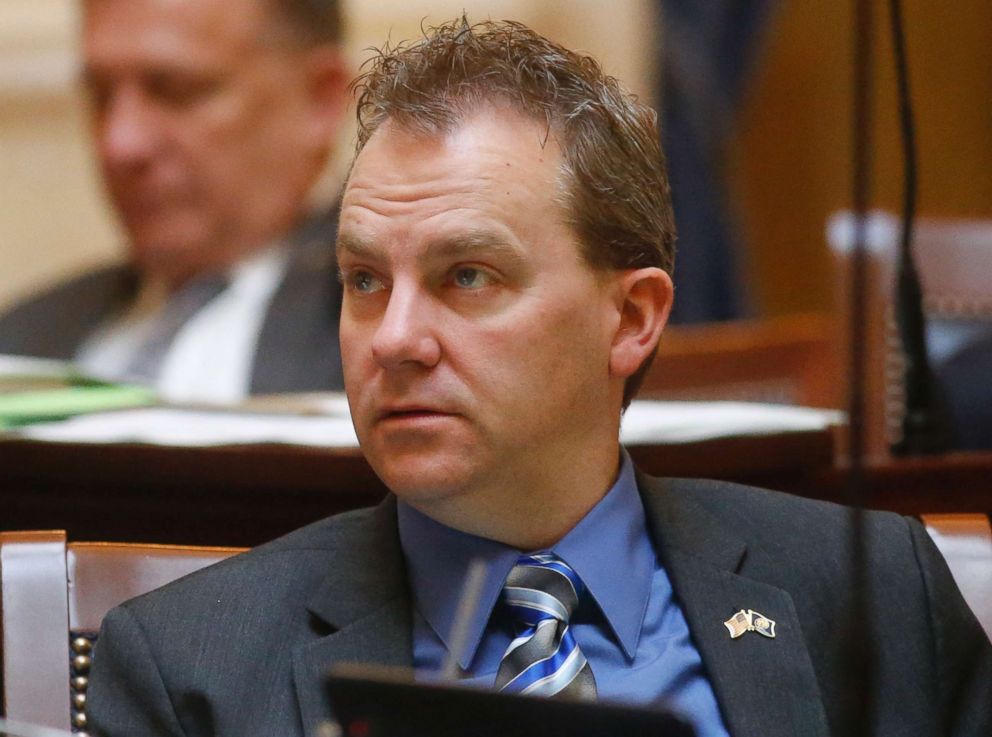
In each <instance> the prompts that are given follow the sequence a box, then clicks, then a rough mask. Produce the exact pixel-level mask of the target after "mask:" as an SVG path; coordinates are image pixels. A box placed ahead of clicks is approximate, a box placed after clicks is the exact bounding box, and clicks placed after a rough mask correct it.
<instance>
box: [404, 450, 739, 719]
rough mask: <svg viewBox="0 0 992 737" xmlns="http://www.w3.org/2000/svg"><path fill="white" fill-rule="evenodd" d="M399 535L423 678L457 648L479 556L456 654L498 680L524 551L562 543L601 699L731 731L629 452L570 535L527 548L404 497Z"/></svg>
mask: <svg viewBox="0 0 992 737" xmlns="http://www.w3.org/2000/svg"><path fill="white" fill-rule="evenodd" d="M399 534H400V544H401V546H402V548H403V552H404V555H405V556H406V561H407V568H408V572H409V576H410V584H411V588H412V591H413V599H414V606H415V611H414V625H413V662H414V667H415V668H416V669H417V672H418V674H419V676H418V677H421V678H424V679H426V678H430V677H431V676H432V674H436V673H438V672H439V671H440V670H441V668H442V666H443V664H444V662H445V659H446V658H447V657H448V646H449V644H450V637H451V635H452V626H453V624H454V619H455V612H456V610H457V608H458V602H459V597H460V595H461V591H462V585H463V583H464V580H465V577H466V574H467V571H468V568H469V565H470V563H471V561H472V560H473V559H479V560H481V561H483V562H484V563H485V564H486V574H485V580H484V582H483V585H482V588H481V596H480V599H479V603H478V605H477V607H476V609H475V612H474V616H473V617H472V619H471V620H470V622H469V625H468V632H467V637H466V646H465V648H464V652H462V653H460V654H458V665H459V666H460V668H461V672H462V676H463V680H462V683H464V684H466V685H473V686H480V687H485V688H491V687H492V685H493V683H494V682H495V680H496V672H497V670H498V669H499V663H500V660H501V659H502V657H503V652H504V651H505V650H506V647H507V645H508V644H509V642H510V640H511V639H512V636H513V633H512V626H511V623H510V622H509V621H507V619H506V617H505V616H504V615H503V614H502V609H501V608H500V607H497V606H496V604H497V603H498V600H499V596H500V592H501V590H502V588H503V582H504V581H505V580H506V576H507V574H508V573H509V572H510V569H511V568H512V567H513V565H514V563H516V561H517V558H518V557H519V556H520V554H521V552H553V553H555V554H556V555H558V556H559V557H560V558H561V559H562V560H563V561H565V562H566V563H567V564H568V565H570V566H571V567H572V568H573V569H574V570H575V572H576V573H577V574H578V575H579V577H580V578H581V579H582V581H583V582H584V583H585V585H586V587H587V589H588V591H589V594H591V597H586V598H585V599H584V601H583V603H582V604H580V606H579V608H578V610H577V611H576V612H575V614H574V615H573V617H572V621H571V629H572V632H573V633H574V635H575V639H576V641H577V642H578V643H579V647H580V648H582V652H583V653H584V654H585V656H586V658H587V659H588V660H589V663H590V665H591V667H592V672H593V675H594V676H595V678H596V687H597V691H598V694H599V698H600V699H603V700H609V701H615V702H624V703H628V704H641V705H647V704H665V705H667V706H668V707H670V708H672V709H674V710H675V711H678V712H681V713H682V714H683V715H684V716H685V717H686V718H687V719H689V720H690V721H691V722H692V723H693V724H694V725H695V728H696V731H697V734H698V735H699V737H728V733H727V730H726V727H725V726H724V724H723V719H722V717H721V715H720V709H719V706H718V705H717V701H716V696H715V695H714V693H713V689H712V687H711V686H710V683H709V680H708V679H707V677H706V673H705V670H704V668H703V663H702V660H701V659H700V656H699V651H698V650H697V649H696V647H695V645H694V644H693V642H692V638H691V636H690V634H689V626H688V625H687V624H686V621H685V617H684V616H683V614H682V609H681V608H680V607H679V605H678V602H677V601H676V600H675V597H674V594H673V592H672V585H671V582H670V581H669V579H668V575H667V574H666V573H665V569H664V568H662V566H661V564H660V563H659V562H658V559H657V556H656V555H655V550H654V545H653V543H652V541H651V536H650V534H649V533H648V528H647V521H646V519H645V515H644V507H643V504H642V502H641V497H640V494H639V493H638V490H637V483H636V480H635V477H634V467H633V464H632V463H631V460H630V457H629V456H628V455H627V454H626V452H624V453H623V454H622V460H621V466H620V474H619V477H618V478H617V481H616V483H615V484H614V485H613V487H612V488H611V489H610V490H609V492H608V493H607V494H606V496H604V497H603V498H602V499H601V500H600V501H599V503H598V504H597V505H596V506H595V507H593V508H592V510H590V511H589V513H588V514H587V515H586V516H585V517H584V518H583V519H582V520H581V521H580V522H579V523H578V524H577V525H576V526H575V527H574V528H573V529H572V531H571V532H569V533H568V534H567V535H566V536H565V537H564V538H562V540H561V541H560V542H558V543H557V544H556V545H554V546H552V547H551V548H550V549H549V550H546V551H519V550H515V549H513V548H510V547H508V546H506V545H504V544H502V543H498V542H495V541H493V540H486V539H484V538H480V537H476V536H474V535H469V534H466V533H464V532H459V531H458V530H454V529H452V528H450V527H447V526H445V525H442V524H440V523H438V522H435V521H434V520H432V519H430V518H429V517H427V516H425V515H423V514H421V513H420V512H418V511H417V510H415V509H413V508H412V507H410V506H408V505H406V504H404V503H402V502H400V503H399Z"/></svg>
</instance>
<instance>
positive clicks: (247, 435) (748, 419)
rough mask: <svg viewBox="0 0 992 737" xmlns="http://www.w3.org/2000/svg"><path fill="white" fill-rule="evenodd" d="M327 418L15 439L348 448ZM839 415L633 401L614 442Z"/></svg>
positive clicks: (819, 425) (222, 413) (266, 417)
mask: <svg viewBox="0 0 992 737" xmlns="http://www.w3.org/2000/svg"><path fill="white" fill-rule="evenodd" d="M326 407H327V409H328V410H330V411H331V412H333V414H328V415H312V414H310V415H279V414H254V413H239V412H233V411H226V410H217V411H209V410H191V409H180V408H172V407H155V408H150V409H140V410H128V411H124V412H102V413H100V414H96V415H89V416H81V417H75V418H72V419H69V420H65V421H63V422H59V423H46V424H41V425H34V426H31V427H26V428H22V429H21V430H19V431H18V432H17V436H19V437H26V438H33V439H36V440H45V441H50V442H73V443H121V442H135V443H149V444H153V445H172V446H215V445H244V444H256V443H283V444H292V445H310V446H319V447H344V448H351V447H356V446H357V445H358V439H357V438H356V436H355V432H354V429H353V428H352V425H351V419H350V417H349V416H348V414H347V412H346V411H342V410H343V405H342V404H341V402H340V401H336V400H329V401H328V404H327V405H326ZM840 421H841V414H840V413H839V412H832V411H824V410H815V409H808V408H797V407H784V406H778V405H766V404H745V403H739V402H647V401H642V402H636V401H635V402H634V403H633V404H632V405H631V407H630V409H629V410H628V411H627V413H626V416H625V418H624V422H623V429H622V431H621V440H622V441H623V442H624V443H625V444H627V445H639V444H648V443H688V442H697V441H700V440H706V439H710V438H719V437H726V436H733V435H766V434H773V433H779V432H789V431H803V430H807V431H808V430H820V429H823V428H825V427H828V426H829V425H832V424H836V423H838V422H840Z"/></svg>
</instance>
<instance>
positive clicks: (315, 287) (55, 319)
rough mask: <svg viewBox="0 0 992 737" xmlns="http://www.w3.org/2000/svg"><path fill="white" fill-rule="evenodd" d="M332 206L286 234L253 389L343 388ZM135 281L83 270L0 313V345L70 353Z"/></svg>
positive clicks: (120, 272) (43, 353)
mask: <svg viewBox="0 0 992 737" xmlns="http://www.w3.org/2000/svg"><path fill="white" fill-rule="evenodd" d="M336 230H337V218H336V214H335V213H332V212H328V213H325V214H323V215H321V216H319V217H316V218H314V219H311V220H309V221H307V222H306V223H304V224H303V225H302V226H301V227H300V228H299V229H298V230H297V231H296V232H294V233H293V234H292V235H291V236H290V238H289V240H290V243H291V248H292V251H291V257H290V262H289V266H288V268H287V269H286V274H285V276H284V277H283V280H282V283H281V284H280V285H279V288H278V289H277V290H276V292H275V294H274V295H273V297H272V302H271V303H270V305H269V310H268V312H267V313H266V316H265V320H264V322H263V323H262V330H261V332H260V333H259V336H258V344H257V347H256V350H255V360H254V362H253V364H252V376H251V393H252V394H270V393H278V392H303V391H326V390H334V389H341V388H342V387H343V386H344V381H343V377H342V372H341V354H340V350H339V348H338V319H339V318H340V314H341V286H340V284H339V283H338V281H337V275H336V268H337V266H336V264H335V262H334V238H335V233H336ZM137 289H138V275H137V274H136V273H135V272H134V270H133V269H131V268H130V267H128V266H126V265H121V266H112V267H109V268H105V269H101V270H99V271H94V272H91V273H89V274H85V275H83V276H81V277H79V278H77V279H74V280H72V281H69V282H66V283H65V284H61V285H59V286H57V287H55V288H54V289H51V290H49V291H47V292H45V293H43V294H40V295H38V296H36V297H34V298H32V299H30V300H28V301H26V302H23V303H21V304H19V305H17V306H16V307H14V308H13V309H12V310H10V311H9V312H7V313H6V314H3V315H0V353H12V354H16V355H24V356H39V357H41V358H56V359H60V360H71V359H72V358H73V356H74V355H75V354H76V351H77V350H78V349H79V347H80V346H81V345H82V343H83V342H84V341H85V340H86V339H87V338H88V337H89V336H90V334H91V333H92V332H93V331H94V330H95V329H96V328H97V327H98V326H99V325H100V324H101V323H102V322H104V321H105V320H108V319H110V318H112V317H113V316H114V315H116V314H118V313H119V312H120V311H121V310H122V309H124V308H125V307H126V306H127V305H128V304H129V303H130V301H131V300H132V299H133V298H134V296H135V294H136V292H137Z"/></svg>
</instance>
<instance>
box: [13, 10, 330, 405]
mask: <svg viewBox="0 0 992 737" xmlns="http://www.w3.org/2000/svg"><path fill="white" fill-rule="evenodd" d="M82 16H83V38H82V47H83V55H84V60H83V62H84V71H83V80H84V84H85V86H86V89H87V92H88V93H89V97H90V100H91V111H92V121H93V136H94V143H95V147H96V152H97V156H98V159H99V163H100V167H101V170H102V173H103V177H104V180H105V184H106V188H107V192H108V193H109V195H110V197H111V200H112V201H113V203H114V205H115V207H116V210H117V213H118V215H119V217H120V221H121V223H122V225H123V227H124V230H125V231H126V233H127V235H128V237H129V261H128V263H127V264H126V265H122V266H117V267H112V268H109V269H104V270H100V271H97V272H94V273H90V274H87V275H85V276H83V277H81V278H79V279H76V280H73V281H71V282H68V283H66V284H63V285H61V286H59V287H57V288H55V289H53V290H51V291H49V292H47V293H44V294H41V295H39V296H37V297H35V298H34V299H33V300H29V301H28V302H26V303H23V304H21V305H19V306H17V307H15V308H14V309H13V310H12V311H10V312H9V313H7V314H6V315H4V316H0V352H3V353H16V354H23V355H34V356H43V357H49V358H58V359H66V360H75V361H77V362H78V363H79V365H80V366H81V367H82V368H83V369H84V370H86V371H88V372H90V373H93V374H96V375H99V376H103V377H107V378H113V379H120V380H127V381H135V382H139V383H144V384H148V385H150V386H154V387H155V388H157V389H158V390H159V391H160V392H161V393H162V394H163V395H164V396H166V397H168V398H171V399H177V400H206V401H236V400H238V399H240V398H242V397H243V396H245V395H246V394H251V393H270V392H286V391H310V390H320V389H337V388H340V387H341V368H340V356H339V353H338V347H337V322H338V314H339V304H340V290H339V287H338V286H337V284H336V280H335V277H334V263H333V248H332V242H333V233H334V229H335V227H336V226H335V222H334V217H333V216H332V215H331V214H330V209H329V207H328V204H327V203H323V207H322V208H321V205H320V204H318V203H316V202H315V198H314V192H315V190H316V189H317V184H318V182H319V180H320V179H321V175H322V173H323V172H324V171H325V168H326V164H327V161H328V159H329V156H330V153H331V148H332V144H333V141H334V138H335V135H336V133H337V131H338V128H339V125H340V122H341V116H342V113H343V110H344V108H345V105H346V96H345V90H346V83H347V77H348V74H347V71H346V67H345V63H344V60H343V55H342V53H341V51H340V48H339V39H340V32H341V28H340V26H341V22H340V9H339V7H338V5H337V3H336V2H335V0H319V1H315V0H84V2H83V7H82ZM66 237H71V234H68V233H67V234H66Z"/></svg>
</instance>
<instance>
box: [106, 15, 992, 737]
mask: <svg viewBox="0 0 992 737" xmlns="http://www.w3.org/2000/svg"><path fill="white" fill-rule="evenodd" d="M361 89H362V94H361V97H360V99H359V105H358V109H359V116H360V133H359V152H358V154H357V156H356V158H355V160H354V162H353V166H352V169H351V173H350V176H349V180H348V184H347V186H346V190H345V194H344V197H343V205H342V214H341V222H340V228H339V235H338V246H337V249H338V259H339V267H340V270H341V277H342V281H343V283H344V286H345V293H344V303H343V308H342V317H341V346H342V355H343V363H344V368H345V384H346V389H347V392H348V398H349V403H350V405H351V410H352V415H353V418H354V423H355V427H356V430H357V433H358V436H359V439H360V440H361V444H362V448H363V450H364V451H365V453H366V455H367V457H368V459H369V461H370V462H371V464H372V465H373V467H374V468H375V470H376V472H377V473H378V474H379V475H380V476H381V477H382V479H383V480H384V481H385V482H386V484H387V485H388V486H389V487H390V489H391V490H392V491H393V492H394V496H390V497H389V498H388V499H387V500H386V501H385V502H384V503H383V504H382V505H380V506H379V507H377V508H375V509H373V510H363V511H359V512H356V513H350V514H345V515H341V516H339V517H333V518H330V519H327V520H324V521H321V522H318V523H316V524H315V525H312V526H310V527H307V528H304V529H303V530H300V531H297V532H295V533H293V534H291V535H289V536H287V537H285V538H282V539H280V540H277V541H275V542H273V543H270V544H268V545H264V546H261V547H259V548H257V549H256V550H254V551H252V552H250V553H248V554H246V555H244V556H240V557H238V558H234V559H232V560H230V561H226V562H224V563H222V564H220V565H217V566H215V567H213V568H210V569H208V570H206V571H203V572H201V573H200V574H198V575H194V576H192V577H190V578H187V579H184V580H183V581H180V582H178V583H176V584H174V585H172V586H170V587H167V588H165V589H162V590H159V591H158V592H153V593H152V594H150V595H148V596H146V597H143V598H141V599H138V600H135V601H133V602H131V603H129V604H126V605H125V606H124V607H121V608H118V609H117V610H115V611H114V612H112V613H111V614H110V615H108V617H107V619H106V620H105V622H104V627H103V631H102V634H101V635H100V639H99V640H98V643H97V647H96V651H95V659H94V670H93V674H92V680H91V687H90V694H89V710H90V714H89V715H90V718H91V725H92V727H93V728H94V730H95V732H96V733H99V734H106V735H125V734H131V735H135V734H142V735H145V734H156V735H159V734H160V735H179V734H218V735H235V734H238V735H250V734H258V735H262V734H280V735H291V734H307V735H315V734H317V733H318V730H319V725H320V723H321V722H322V721H323V720H326V719H328V718H331V716H332V714H331V710H330V706H329V700H328V695H327V693H326V690H325V684H324V676H325V674H326V673H327V671H328V669H329V668H330V667H331V666H332V665H334V664H336V663H342V662H348V661H359V662H364V663H374V664H382V665H394V666H397V665H398V666H406V667H410V666H413V667H415V668H416V669H417V673H418V675H419V677H430V674H431V673H435V672H436V671H437V670H438V669H439V668H440V666H441V665H442V664H443V663H444V662H445V661H447V660H448V659H449V658H451V659H454V661H455V662H456V663H457V664H458V666H459V667H460V669H461V676H462V679H463V681H464V682H466V683H468V684H474V685H479V686H483V687H487V688H490V687H495V688H499V689H503V690H507V691H510V692H526V693H541V694H548V695H554V694H558V695H564V696H574V697H578V698H582V697H585V698H589V697H593V696H594V695H595V696H596V697H598V698H600V699H603V700H613V701H626V702H633V703H649V704H650V703H656V702H660V701H665V702H667V703H670V704H672V705H673V706H674V707H675V708H677V709H678V710H680V711H682V712H683V713H685V714H686V715H687V716H688V717H689V718H691V719H692V721H693V722H694V723H695V725H696V728H697V730H698V733H699V734H700V735H704V736H705V737H712V736H715V735H724V736H725V735H728V734H731V735H735V737H740V736H743V735H761V736H762V737H769V736H775V735H781V736H782V737H785V736H786V735H788V736H789V737H795V736H796V735H822V736H825V735H828V734H836V735H847V734H854V733H855V727H856V720H857V719H858V717H857V713H858V712H857V704H858V702H859V698H858V693H856V692H853V691H852V690H851V688H850V685H849V684H850V678H851V677H852V675H854V674H853V673H852V671H851V670H850V668H849V665H850V662H851V661H850V659H848V658H846V657H845V652H846V648H845V647H843V643H840V642H838V641H837V632H838V630H839V629H840V628H842V627H843V625H844V623H845V622H847V621H848V619H847V618H848V616H849V613H850V611H851V607H852V602H853V600H854V594H853V592H852V590H851V588H852V587H851V585H850V582H849V580H850V577H849V574H850V568H849V565H848V558H849V556H848V554H847V551H848V548H849V545H850V543H849V538H848V532H849V528H850V525H849V516H848V513H847V511H846V510H844V509H843V508H840V507H836V506H834V505H827V504H822V503H817V502H812V501H808V500H804V499H800V498H795V497H789V496H785V495H780V494H775V493H771V492H764V491H759V490H753V489H747V488H743V487H738V486H735V485H731V484H724V483H718V482H705V481H685V480H682V481H676V480H661V479H652V478H648V477H645V476H642V475H639V474H637V472H636V471H635V469H634V468H633V466H632V465H631V462H630V459H629V457H628V456H627V455H626V454H625V453H624V452H623V450H622V449H621V448H620V446H619V444H618V441H617V438H618V431H619V423H620V417H621V408H622V407H623V406H625V404H626V403H627V402H628V401H629V400H630V398H631V397H632V396H633V394H634V392H635V391H636V388H637V382H638V380H639V377H640V375H641V373H642V372H643V371H644V369H645V367H646V365H647V364H648V362H649V361H650V358H651V356H652V354H653V353H654V351H655V348H656V345H657V342H658V338H659V336H660V333H661V330H662V327H663V325H664V322H665V319H666V316H667V314H668V311H669V308H670V306H671V301H672V285H671V280H670V278H669V272H670V270H671V267H672V256H673V253H672V251H673V240H674V233H673V229H672V225H671V222H672V220H671V212H670V208H669V204H668V193H667V187H666V185H665V180H664V167H663V163H662V159H661V154H660V151H659V147H658V143H657V140H658V139H657V131H656V130H655V123H654V121H655V117H654V115H653V113H651V111H650V110H648V109H647V108H645V107H643V106H641V105H639V104H637V103H636V102H635V101H633V100H632V99H631V98H630V97H629V96H628V95H626V94H624V93H623V92H622V91H621V89H620V88H619V86H618V85H617V83H616V82H615V80H612V79H610V78H608V77H605V76H604V75H603V73H602V72H601V70H600V69H599V68H598V66H597V65H596V64H595V63H594V62H593V61H592V60H591V59H587V58H583V57H580V56H577V55H575V54H573V53H571V52H569V51H566V50H564V49H562V48H561V47H558V46H556V45H554V44H553V43H551V42H549V41H547V40H545V39H543V38H541V37H540V36H537V35H535V34H533V33H532V32H530V31H528V30H527V29H525V28H523V27H522V26H519V25H516V24H511V23H485V24H481V25H479V26H474V27H467V26H464V25H463V24H462V23H458V22H456V23H452V24H449V25H446V26H442V27H440V28H438V29H433V30H432V31H431V32H430V33H429V35H428V37H427V38H426V39H425V40H424V41H422V42H421V43H419V44H416V45H413V46H408V47H402V46H401V47H399V48H398V49H393V50H388V49H387V50H386V51H385V52H383V54H382V55H381V56H380V57H379V58H377V59H376V60H375V61H374V63H373V65H372V67H371V69H370V70H369V71H368V73H367V74H366V75H365V77H364V78H363V80H362V86H361ZM866 527H867V535H868V540H869V543H870V544H869V547H868V557H867V560H866V570H867V572H868V577H869V580H870V583H871V588H870V589H868V591H867V592H866V594H867V598H868V601H869V604H870V605H871V606H870V608H868V609H866V610H865V613H864V621H863V622H862V623H861V624H862V626H863V628H864V630H865V631H866V632H868V633H870V634H871V636H872V638H873V639H872V645H873V646H874V650H875V654H876V657H875V658H874V659H873V660H872V665H873V671H874V676H875V679H876V682H877V684H878V690H877V693H876V695H875V698H874V700H873V701H872V702H871V704H870V706H871V719H872V723H873V724H874V725H876V732H875V733H876V734H879V735H887V736H889V735H897V734H904V735H910V734H912V735H914V737H924V736H925V735H938V734H939V735H945V734H954V735H974V736H975V737H977V736H978V735H981V734H987V733H988V728H989V726H990V724H992V722H990V720H992V713H990V710H992V698H990V696H992V691H990V676H992V647H990V645H989V643H988V641H987V640H986V639H985V637H984V635H983V634H982V632H981V630H980V629H979V627H978V624H977V623H976V622H975V619H974V617H973V616H972V615H971V613H970V612H969V611H968V609H967V607H966V606H965V604H964V603H963V601H962V600H961V597H960V594H959V593H958V591H957V589H956V588H955V586H954V584H953V582H952V580H951V579H950V576H949V573H948V571H947V569H946V566H945V565H944V564H943V561H942V560H941V559H940V556H939V554H938V553H936V551H935V548H934V547H933V545H932V543H931V542H930V541H929V539H928V538H927V535H926V533H925V532H924V531H923V529H922V528H921V526H920V525H919V524H918V523H916V522H913V521H910V520H906V519H903V518H900V517H898V516H896V515H891V514H880V513H879V514H871V515H869V516H868V518H867V519H866ZM472 559H479V560H482V561H484V562H485V563H486V564H487V569H486V570H487V572H486V574H485V580H484V582H483V584H482V586H481V591H480V596H479V597H478V606H477V607H476V608H475V614H474V616H473V617H471V618H470V620H469V621H468V622H467V627H466V633H467V636H466V637H465V647H464V648H461V649H459V650H458V651H452V649H453V648H454V647H455V646H454V644H453V643H452V641H451V638H452V637H453V634H452V627H453V620H454V616H455V610H456V607H457V603H458V599H459V592H460V590H461V587H462V585H463V582H464V579H465V575H466V571H467V569H468V566H469V562H470V561H471V560H472Z"/></svg>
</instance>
